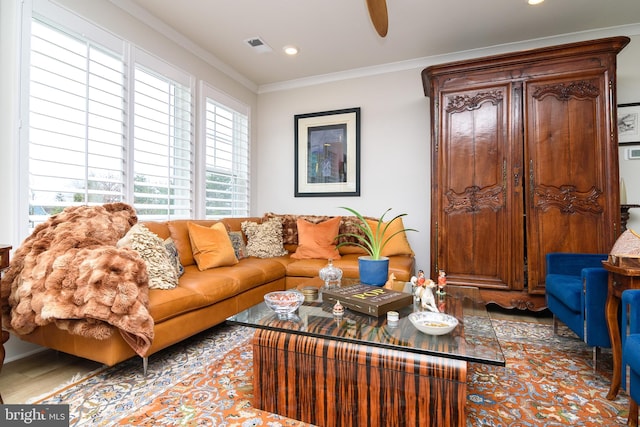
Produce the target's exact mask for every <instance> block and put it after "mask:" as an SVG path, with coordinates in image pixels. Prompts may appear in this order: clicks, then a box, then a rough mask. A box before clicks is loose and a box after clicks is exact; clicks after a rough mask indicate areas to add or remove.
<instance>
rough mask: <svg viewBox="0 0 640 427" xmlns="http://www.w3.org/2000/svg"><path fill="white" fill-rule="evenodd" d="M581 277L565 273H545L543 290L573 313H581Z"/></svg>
mask: <svg viewBox="0 0 640 427" xmlns="http://www.w3.org/2000/svg"><path fill="white" fill-rule="evenodd" d="M582 286H583V285H582V278H581V277H580V276H568V275H566V274H547V276H546V282H545V292H546V293H547V295H551V296H553V297H554V298H555V299H556V300H558V301H561V302H562V303H563V304H564V305H565V306H566V307H567V308H568V309H570V310H571V311H573V312H575V313H582V307H581V305H582V299H581V295H580V294H581V293H582Z"/></svg>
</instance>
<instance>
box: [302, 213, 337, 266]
mask: <svg viewBox="0 0 640 427" xmlns="http://www.w3.org/2000/svg"><path fill="white" fill-rule="evenodd" d="M341 220H342V218H341V217H339V216H337V217H334V218H331V219H328V220H326V221H323V222H320V223H318V224H314V223H311V222H308V221H307V220H305V219H303V218H298V221H297V227H298V248H297V249H296V251H295V253H293V254H292V255H291V258H294V259H308V258H322V259H329V258H331V259H338V258H340V252H338V250H337V249H336V238H337V237H338V230H339V229H340V222H341Z"/></svg>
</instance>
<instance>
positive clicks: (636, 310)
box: [620, 289, 640, 339]
mask: <svg viewBox="0 0 640 427" xmlns="http://www.w3.org/2000/svg"><path fill="white" fill-rule="evenodd" d="M627 316H628V317H627ZM627 322H628V323H627ZM620 324H621V325H629V333H630V334H638V333H640V289H627V290H625V291H624V292H622V322H621V323H620ZM625 332H626V331H624V330H623V331H622V337H623V339H624V337H625V336H626V333H625Z"/></svg>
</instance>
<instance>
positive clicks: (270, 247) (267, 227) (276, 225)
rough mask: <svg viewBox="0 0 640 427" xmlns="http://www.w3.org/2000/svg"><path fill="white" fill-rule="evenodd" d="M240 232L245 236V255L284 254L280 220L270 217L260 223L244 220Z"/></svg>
mask: <svg viewBox="0 0 640 427" xmlns="http://www.w3.org/2000/svg"><path fill="white" fill-rule="evenodd" d="M241 228H242V232H243V233H244V234H245V236H247V255H249V256H255V257H258V258H272V257H278V256H282V255H286V254H287V251H286V250H285V249H284V245H283V242H282V222H281V221H280V220H278V219H270V220H267V221H265V222H263V223H262V224H258V223H257V222H253V221H244V222H243V223H242V224H241Z"/></svg>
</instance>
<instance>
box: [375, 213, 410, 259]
mask: <svg viewBox="0 0 640 427" xmlns="http://www.w3.org/2000/svg"><path fill="white" fill-rule="evenodd" d="M367 223H369V226H370V227H371V230H373V233H374V234H375V232H376V227H378V221H375V220H370V219H367ZM387 224H389V223H387V222H383V223H382V224H380V227H381V228H382V229H383V230H384V227H385V226H386V225H387ZM403 229H404V223H403V222H402V217H400V218H396V219H395V220H394V221H392V222H391V224H390V225H389V228H387V231H386V232H385V233H384V238H383V241H384V239H387V238H388V237H389V236H391V235H392V234H393V233H395V232H397V231H400V230H403ZM380 255H382V256H393V255H412V256H413V255H415V254H414V253H413V250H412V249H411V245H409V240H407V233H405V232H404V231H403V232H402V233H398V234H396V235H395V236H393V237H392V238H391V240H389V243H387V245H386V246H385V247H384V249H382V253H381V254H380Z"/></svg>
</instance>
